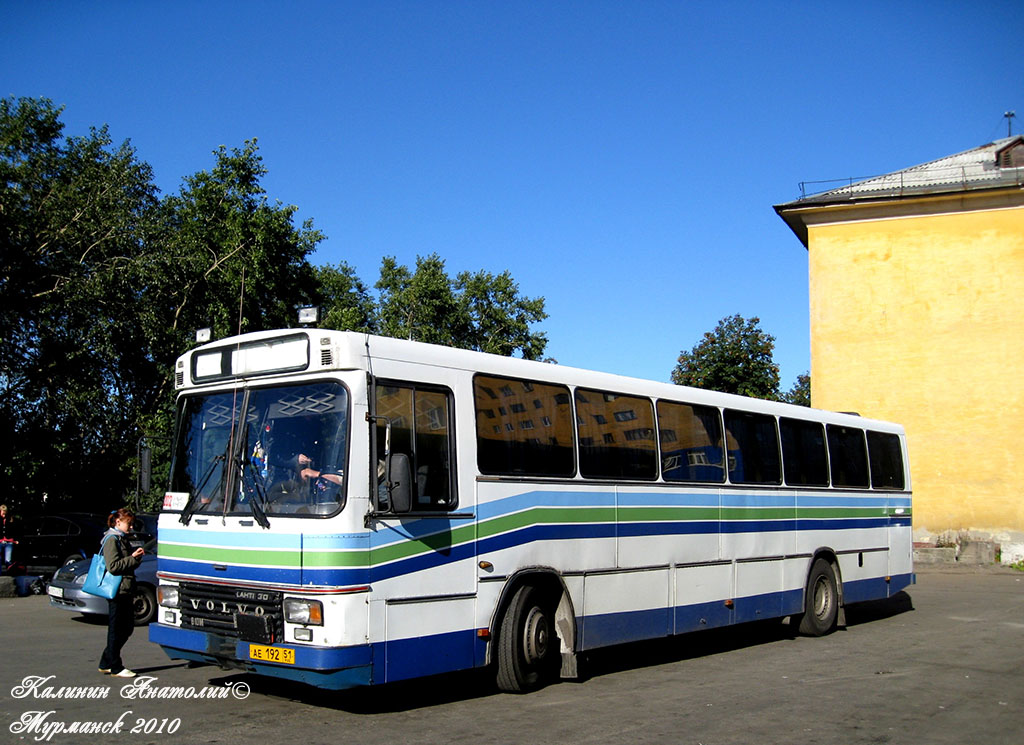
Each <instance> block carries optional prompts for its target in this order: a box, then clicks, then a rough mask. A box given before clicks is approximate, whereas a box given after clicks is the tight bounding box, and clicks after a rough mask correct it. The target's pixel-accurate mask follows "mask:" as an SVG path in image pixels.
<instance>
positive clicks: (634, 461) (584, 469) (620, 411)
mask: <svg viewBox="0 0 1024 745" xmlns="http://www.w3.org/2000/svg"><path fill="white" fill-rule="evenodd" d="M576 422H577V425H576V426H577V430H578V432H579V438H580V440H579V441H580V473H581V474H583V476H586V477H588V478H624V479H654V478H657V475H658V443H657V442H656V441H655V439H654V409H653V407H652V405H651V401H650V399H646V398H639V397H636V396H620V395H618V394H615V393H605V392H602V391H591V390H580V389H577V390H576Z"/></svg>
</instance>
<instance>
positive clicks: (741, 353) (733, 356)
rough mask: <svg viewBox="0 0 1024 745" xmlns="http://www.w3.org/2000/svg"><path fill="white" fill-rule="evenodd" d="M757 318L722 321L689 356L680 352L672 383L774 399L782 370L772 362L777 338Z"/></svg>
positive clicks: (731, 318) (726, 319)
mask: <svg viewBox="0 0 1024 745" xmlns="http://www.w3.org/2000/svg"><path fill="white" fill-rule="evenodd" d="M759 323H760V319H758V318H757V317H754V318H749V319H744V318H742V317H741V316H739V315H738V314H737V315H734V316H728V317H726V318H723V319H722V320H721V321H719V322H718V325H717V326H715V328H714V330H713V331H710V332H707V333H705V334H704V338H703V339H701V341H700V342H699V343H698V344H697V345H696V346H694V347H693V349H692V350H690V351H689V352H686V351H684V352H681V353H680V355H679V360H678V364H677V365H676V367H675V369H673V370H672V382H673V383H676V384H677V385H689V386H693V387H695V388H705V389H709V390H715V391H723V392H725V393H737V394H739V395H741V396H752V397H754V398H767V399H775V398H777V397H778V394H779V366H778V365H777V364H775V362H774V361H773V359H772V354H773V352H774V350H775V337H773V336H771V335H770V334H767V333H765V332H764V331H762V330H761V328H760V327H759V326H758V324H759Z"/></svg>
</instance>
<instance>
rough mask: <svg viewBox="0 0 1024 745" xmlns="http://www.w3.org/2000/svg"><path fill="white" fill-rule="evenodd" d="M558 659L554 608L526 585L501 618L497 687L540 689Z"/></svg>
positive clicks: (521, 690) (519, 690)
mask: <svg viewBox="0 0 1024 745" xmlns="http://www.w3.org/2000/svg"><path fill="white" fill-rule="evenodd" d="M557 659H558V637H557V636H556V634H555V625H554V612H553V609H552V606H551V604H550V603H549V602H548V601H547V599H546V598H545V596H544V594H543V593H542V592H541V591H540V590H538V589H537V588H536V587H533V586H532V585H523V586H522V587H520V588H519V589H518V590H516V593H515V595H513V596H512V602H511V603H509V605H508V608H507V609H506V610H505V615H504V616H503V617H502V619H501V629H500V630H499V632H498V676H497V682H498V688H500V689H501V690H503V691H507V692H509V693H524V692H526V691H530V690H533V689H535V688H538V687H540V686H541V685H543V684H544V683H545V682H547V681H548V680H549V679H550V678H551V677H552V676H553V673H554V663H555V662H556V661H557Z"/></svg>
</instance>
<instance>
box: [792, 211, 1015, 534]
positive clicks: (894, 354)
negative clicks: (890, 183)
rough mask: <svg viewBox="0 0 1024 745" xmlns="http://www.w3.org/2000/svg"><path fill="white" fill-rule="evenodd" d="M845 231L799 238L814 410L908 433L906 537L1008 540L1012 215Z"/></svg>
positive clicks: (1011, 509) (875, 223)
mask: <svg viewBox="0 0 1024 745" xmlns="http://www.w3.org/2000/svg"><path fill="white" fill-rule="evenodd" d="M942 208H943V209H946V207H942ZM898 209H899V210H901V211H903V212H907V211H908V208H907V206H906V205H900V206H899V208H898ZM882 211H883V212H884V210H882ZM895 211H896V208H894V209H893V212H895ZM909 211H911V212H913V208H912V207H911V208H910V210H909ZM928 211H932V212H935V211H936V205H935V203H934V201H933V202H932V203H930V205H929V207H928ZM878 212H879V210H878V208H877V207H876V208H875V209H874V210H873V213H874V214H876V215H877V213H878ZM853 217H855V214H853V213H850V214H843V213H841V212H836V213H835V214H833V215H832V216H827V215H825V216H818V217H817V218H816V221H819V220H824V221H825V224H816V225H809V226H808V230H809V233H808V238H809V240H808V243H809V249H808V250H809V263H810V301H811V364H812V369H811V384H812V403H813V405H814V406H815V407H819V408H824V409H832V410H839V411H856V412H858V413H860V414H862V415H864V416H870V417H877V418H880V419H888V420H892V421H896V422H900V423H902V424H903V425H904V426H905V427H906V430H907V442H908V448H909V451H910V463H911V474H912V478H913V488H914V527H915V530H916V531H918V532H921V531H926V532H929V533H933V534H938V533H943V532H945V531H974V532H988V533H990V534H993V535H995V536H999V535H1000V533H1005V532H1006V531H1014V532H1016V533H1018V536H1017V537H1019V532H1020V531H1024V207H1022V206H1017V207H1015V208H1007V209H991V210H971V209H970V204H969V202H968V200H965V199H963V195H959V196H957V197H956V198H954V199H950V200H949V203H948V211H947V212H946V213H940V214H928V215H926V216H902V217H895V218H877V217H873V218H871V219H851V218H853ZM829 220H832V221H831V222H829Z"/></svg>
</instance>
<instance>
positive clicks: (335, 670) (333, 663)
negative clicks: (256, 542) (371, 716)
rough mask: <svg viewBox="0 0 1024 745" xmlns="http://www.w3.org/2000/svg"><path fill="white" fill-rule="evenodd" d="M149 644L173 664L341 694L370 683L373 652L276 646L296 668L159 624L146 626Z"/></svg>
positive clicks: (213, 637)
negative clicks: (296, 683) (236, 672)
mask: <svg viewBox="0 0 1024 745" xmlns="http://www.w3.org/2000/svg"><path fill="white" fill-rule="evenodd" d="M149 640H150V641H151V642H153V643H154V644H159V645H160V647H161V648H162V649H163V650H164V652H165V653H166V654H167V656H168V657H170V658H171V659H172V660H189V661H192V662H202V663H206V664H209V665H219V666H220V667H223V668H228V669H238V670H246V671H248V672H253V673H257V674H259V675H266V676H269V677H274V678H283V679H285V680H295V681H299V682H302V683H308V684H310V685H314V686H317V687H319V688H326V689H329V690H341V689H344V688H354V687H356V686H364V685H370V684H372V683H373V649H372V647H371V646H370V645H365V646H358V647H306V646H302V645H296V644H275V645H274V646H276V647H280V648H282V649H291V650H294V652H295V664H294V665H288V664H283V663H275V662H262V661H258V660H253V659H251V658H250V656H249V642H245V641H240V640H238V639H231V638H227V637H223V636H220V635H217V634H211V633H208V632H205V631H196V630H193V629H182V628H179V627H177V626H168V625H165V624H162V623H152V624H150V626H149Z"/></svg>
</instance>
